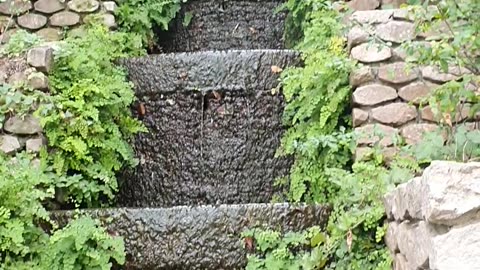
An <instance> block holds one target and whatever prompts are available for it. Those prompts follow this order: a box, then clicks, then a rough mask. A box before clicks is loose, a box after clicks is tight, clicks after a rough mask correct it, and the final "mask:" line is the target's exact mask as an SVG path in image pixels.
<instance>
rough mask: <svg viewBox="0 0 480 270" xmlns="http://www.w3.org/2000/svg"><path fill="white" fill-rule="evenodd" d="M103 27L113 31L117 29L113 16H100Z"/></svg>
mask: <svg viewBox="0 0 480 270" xmlns="http://www.w3.org/2000/svg"><path fill="white" fill-rule="evenodd" d="M100 16H101V18H102V22H103V25H105V26H106V27H108V28H109V29H115V28H116V27H117V22H116V21H115V16H113V15H112V14H108V13H106V14H101V15H100Z"/></svg>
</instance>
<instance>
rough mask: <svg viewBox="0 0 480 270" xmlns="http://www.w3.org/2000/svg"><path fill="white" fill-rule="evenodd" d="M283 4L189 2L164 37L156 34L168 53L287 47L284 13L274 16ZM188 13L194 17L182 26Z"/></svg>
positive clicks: (274, 0) (276, 0)
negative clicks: (285, 42)
mask: <svg viewBox="0 0 480 270" xmlns="http://www.w3.org/2000/svg"><path fill="white" fill-rule="evenodd" d="M282 2H283V1H281V0H259V1H247V0H240V1H220V2H219V1H217V0H206V1H188V2H187V3H185V4H183V7H182V10H181V11H180V14H179V15H178V16H177V19H176V20H175V21H174V22H173V25H172V27H170V30H169V31H168V32H167V33H165V32H163V31H160V30H157V36H158V37H159V40H160V41H159V46H160V47H162V48H163V51H165V52H187V51H190V52H191V51H199V50H200V51H206V50H226V49H266V48H268V49H280V48H283V47H284V41H283V33H284V20H285V13H284V12H280V13H275V12H273V11H274V10H275V9H276V8H277V7H278V6H279V5H280V4H281V3H282ZM186 12H190V13H191V14H193V18H192V20H191V22H190V24H189V25H188V26H187V27H184V26H183V19H184V16H185V13H186Z"/></svg>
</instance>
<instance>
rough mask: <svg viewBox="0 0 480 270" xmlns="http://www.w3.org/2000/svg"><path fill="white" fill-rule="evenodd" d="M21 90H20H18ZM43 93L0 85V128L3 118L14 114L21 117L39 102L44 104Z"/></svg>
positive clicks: (44, 97)
mask: <svg viewBox="0 0 480 270" xmlns="http://www.w3.org/2000/svg"><path fill="white" fill-rule="evenodd" d="M20 89H22V90H20ZM46 100H47V98H46V95H45V94H44V93H43V92H40V91H34V90H31V89H28V87H26V86H24V85H21V84H20V85H17V86H11V85H8V84H2V85H0V128H2V126H3V122H4V120H5V116H8V115H11V114H15V115H17V116H23V115H25V114H27V113H29V112H31V111H32V108H33V107H35V105H36V104H38V103H39V102H46Z"/></svg>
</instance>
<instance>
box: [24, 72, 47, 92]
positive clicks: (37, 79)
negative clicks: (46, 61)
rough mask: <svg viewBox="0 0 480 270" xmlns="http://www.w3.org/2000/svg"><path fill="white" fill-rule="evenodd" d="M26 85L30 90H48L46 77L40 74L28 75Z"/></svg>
mask: <svg viewBox="0 0 480 270" xmlns="http://www.w3.org/2000/svg"><path fill="white" fill-rule="evenodd" d="M27 84H28V86H30V87H31V88H32V89H36V90H46V89H47V88H48V77H47V76H45V74H43V73H41V72H36V73H32V74H30V75H28V78H27Z"/></svg>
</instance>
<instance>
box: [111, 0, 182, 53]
mask: <svg viewBox="0 0 480 270" xmlns="http://www.w3.org/2000/svg"><path fill="white" fill-rule="evenodd" d="M186 1H187V0H156V1H151V0H122V1H121V2H120V3H119V4H120V6H119V8H118V10H117V11H116V14H115V15H116V18H117V19H118V23H119V26H120V29H121V30H122V31H124V32H126V33H136V34H139V35H141V37H142V40H143V42H144V44H145V45H148V46H149V47H151V46H152V43H154V42H155V40H154V34H153V30H152V29H153V28H154V26H158V27H160V28H161V29H162V30H168V25H169V23H170V21H171V20H172V19H174V18H175V17H176V16H177V13H178V12H179V11H180V5H181V3H185V2H186ZM190 19H191V14H190V15H187V16H186V20H185V21H184V24H185V23H186V24H188V23H189V21H190Z"/></svg>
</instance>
